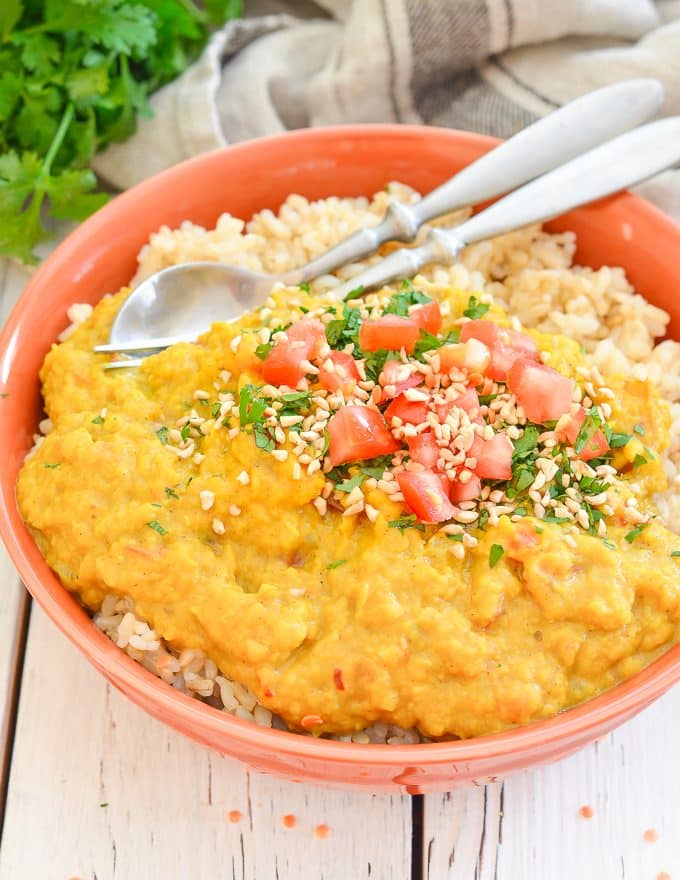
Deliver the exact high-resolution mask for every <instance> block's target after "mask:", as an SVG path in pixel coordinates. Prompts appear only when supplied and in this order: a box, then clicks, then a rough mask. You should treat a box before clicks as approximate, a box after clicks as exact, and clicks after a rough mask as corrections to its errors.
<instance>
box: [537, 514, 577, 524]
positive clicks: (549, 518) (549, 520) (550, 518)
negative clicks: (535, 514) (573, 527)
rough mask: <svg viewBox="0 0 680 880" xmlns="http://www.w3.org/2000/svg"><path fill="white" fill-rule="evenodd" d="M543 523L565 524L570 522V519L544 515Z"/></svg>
mask: <svg viewBox="0 0 680 880" xmlns="http://www.w3.org/2000/svg"><path fill="white" fill-rule="evenodd" d="M543 522H547V523H567V522H571V517H569V516H555V514H554V513H546V515H545V516H544V517H543Z"/></svg>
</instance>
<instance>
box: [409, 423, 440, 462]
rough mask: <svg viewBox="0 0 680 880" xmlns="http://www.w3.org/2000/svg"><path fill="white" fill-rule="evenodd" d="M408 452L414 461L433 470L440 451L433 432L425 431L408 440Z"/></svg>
mask: <svg viewBox="0 0 680 880" xmlns="http://www.w3.org/2000/svg"><path fill="white" fill-rule="evenodd" d="M408 451H409V455H410V456H411V458H412V459H413V461H417V462H418V464H422V465H423V467H426V468H433V467H434V466H435V465H436V464H437V461H438V459H439V455H440V449H439V446H438V445H437V441H436V440H435V436H434V434H433V433H432V431H423V433H422V434H417V435H416V436H415V437H409V438H408Z"/></svg>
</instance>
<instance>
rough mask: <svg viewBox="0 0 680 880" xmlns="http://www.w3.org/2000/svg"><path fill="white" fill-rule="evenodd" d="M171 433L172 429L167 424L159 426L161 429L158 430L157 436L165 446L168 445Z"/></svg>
mask: <svg viewBox="0 0 680 880" xmlns="http://www.w3.org/2000/svg"><path fill="white" fill-rule="evenodd" d="M169 433H170V429H169V428H168V426H167V425H163V427H162V428H159V429H158V430H157V431H156V436H157V437H158V439H159V440H160V441H161V443H162V444H163V446H166V445H167V442H168V434H169Z"/></svg>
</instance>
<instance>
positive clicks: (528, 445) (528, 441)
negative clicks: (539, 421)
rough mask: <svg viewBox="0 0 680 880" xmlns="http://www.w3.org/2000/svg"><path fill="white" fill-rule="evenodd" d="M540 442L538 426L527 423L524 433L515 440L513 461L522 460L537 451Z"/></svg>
mask: <svg viewBox="0 0 680 880" xmlns="http://www.w3.org/2000/svg"><path fill="white" fill-rule="evenodd" d="M537 444H538V428H537V427H536V426H535V425H527V426H526V428H525V429H524V431H523V433H522V435H521V436H520V437H518V438H517V440H514V441H513V444H512V445H513V447H514V449H513V453H512V460H513V461H521V460H522V459H525V458H527V457H528V456H530V455H531V454H532V453H533V452H535V451H536V446H537Z"/></svg>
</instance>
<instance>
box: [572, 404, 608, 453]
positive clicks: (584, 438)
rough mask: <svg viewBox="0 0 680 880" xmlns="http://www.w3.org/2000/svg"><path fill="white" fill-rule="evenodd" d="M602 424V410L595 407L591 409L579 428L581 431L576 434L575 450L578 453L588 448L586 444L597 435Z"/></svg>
mask: <svg viewBox="0 0 680 880" xmlns="http://www.w3.org/2000/svg"><path fill="white" fill-rule="evenodd" d="M601 425H602V416H601V415H600V411H599V410H598V409H597V408H595V407H594V408H593V409H591V410H590V412H589V413H588V415H587V416H586V417H585V419H584V420H583V424H582V425H581V427H580V428H579V432H578V434H577V435H576V442H575V443H574V451H575V452H576V454H577V455H579V453H581V452H583V450H584V449H585V448H586V445H587V444H588V443H589V442H590V441H591V440H592V439H593V437H594V436H595V432H596V431H597V430H598V428H599V427H600V426H601Z"/></svg>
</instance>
